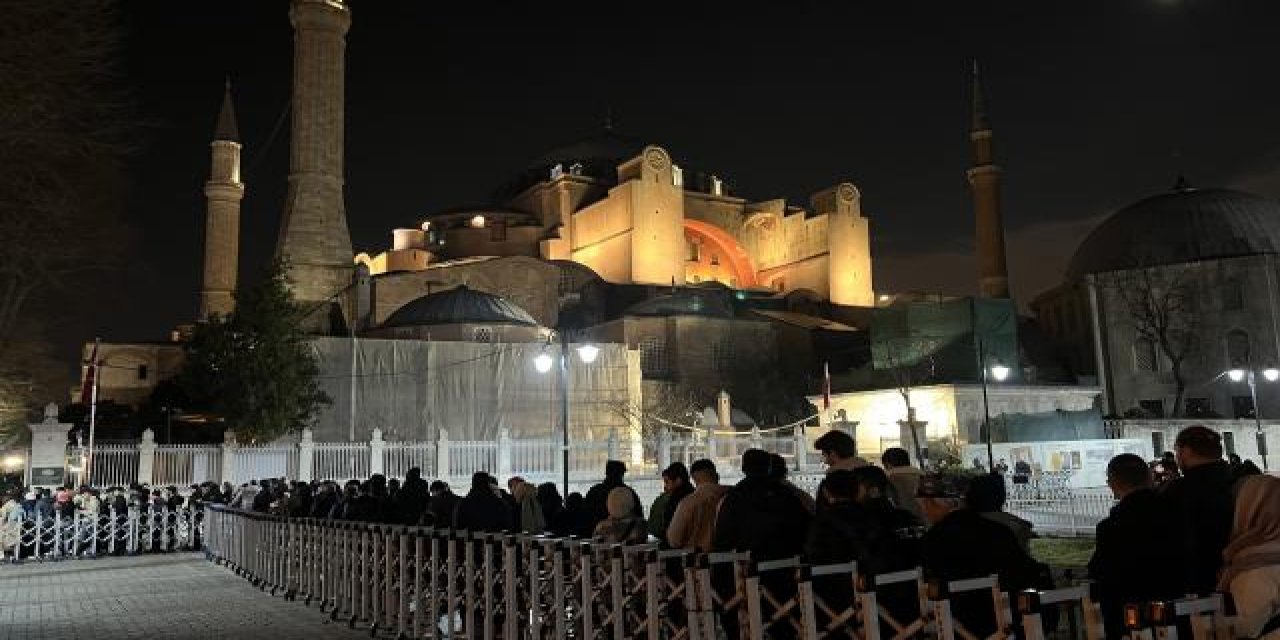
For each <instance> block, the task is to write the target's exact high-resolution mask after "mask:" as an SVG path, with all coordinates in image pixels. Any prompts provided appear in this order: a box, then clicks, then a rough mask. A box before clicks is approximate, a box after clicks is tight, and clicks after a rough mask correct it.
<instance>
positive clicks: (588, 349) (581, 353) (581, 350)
mask: <svg viewBox="0 0 1280 640" xmlns="http://www.w3.org/2000/svg"><path fill="white" fill-rule="evenodd" d="M598 355H600V348H599V347H597V346H595V345H594V344H584V345H582V346H581V347H578V357H579V358H582V361H583V362H585V363H587V364H591V363H592V362H595V361H596V356H598Z"/></svg>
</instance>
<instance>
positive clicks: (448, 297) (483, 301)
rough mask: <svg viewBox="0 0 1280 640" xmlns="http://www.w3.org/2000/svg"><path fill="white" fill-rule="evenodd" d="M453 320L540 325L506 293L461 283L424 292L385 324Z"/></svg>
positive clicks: (434, 323)
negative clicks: (443, 289) (430, 292)
mask: <svg viewBox="0 0 1280 640" xmlns="http://www.w3.org/2000/svg"><path fill="white" fill-rule="evenodd" d="M449 324H508V325H524V326H531V327H536V326H538V322H537V321H536V320H534V319H533V316H531V315H529V312H528V311H525V310H524V309H521V308H520V307H518V306H516V305H514V304H512V303H511V302H508V301H507V299H506V298H503V297H502V296H495V295H493V294H489V293H485V292H483V291H476V290H475V289H472V288H470V287H468V286H466V285H460V286H458V287H454V288H453V289H449V290H448V291H441V292H439V293H433V294H430V295H426V296H422V297H421V298H417V299H416V300H413V301H411V302H409V303H408V304H406V305H404V306H403V307H400V308H399V309H396V310H395V312H393V313H392V314H391V315H390V316H388V317H387V320H386V322H384V323H382V326H383V327H387V328H393V327H422V326H431V325H449Z"/></svg>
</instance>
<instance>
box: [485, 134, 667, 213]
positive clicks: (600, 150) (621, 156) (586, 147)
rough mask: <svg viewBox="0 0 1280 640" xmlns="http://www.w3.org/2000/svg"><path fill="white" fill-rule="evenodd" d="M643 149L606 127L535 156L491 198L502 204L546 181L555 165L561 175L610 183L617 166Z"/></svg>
mask: <svg viewBox="0 0 1280 640" xmlns="http://www.w3.org/2000/svg"><path fill="white" fill-rule="evenodd" d="M643 149H644V142H643V141H641V140H640V139H639V138H633V137H631V136H626V135H622V134H620V133H617V132H615V131H614V130H613V129H608V128H606V129H604V130H602V131H600V132H598V133H595V134H592V135H589V136H587V137H585V138H580V139H578V140H574V141H573V142H570V143H568V144H565V145H561V146H559V147H556V148H555V149H552V150H550V151H548V152H546V153H544V154H542V155H541V156H538V157H537V158H535V159H534V160H533V161H532V162H530V163H529V164H528V165H527V166H525V168H524V170H523V171H521V172H520V174H519V175H517V176H515V177H513V178H512V179H511V180H509V181H508V182H507V183H506V184H503V185H502V186H500V187H498V189H497V190H495V191H494V194H493V198H494V200H495V201H497V202H503V201H506V200H507V199H508V198H510V197H512V196H514V195H516V194H519V193H520V192H522V191H524V190H525V189H528V188H529V187H530V186H532V185H535V184H537V183H539V182H542V181H545V180H548V179H549V178H550V176H551V169H552V167H555V166H556V165H560V169H561V170H562V171H564V172H565V173H579V174H580V175H585V176H589V177H592V178H595V179H597V180H602V181H604V182H605V183H612V182H614V181H616V180H617V179H618V174H617V171H618V165H620V164H622V163H623V162H624V161H626V160H630V159H631V158H633V157H635V156H636V155H638V154H639V153H640V151H642V150H643Z"/></svg>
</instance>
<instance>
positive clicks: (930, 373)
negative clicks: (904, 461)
mask: <svg viewBox="0 0 1280 640" xmlns="http://www.w3.org/2000/svg"><path fill="white" fill-rule="evenodd" d="M879 344H880V347H881V348H882V353H883V362H884V364H885V365H886V366H885V367H883V368H884V370H886V371H887V372H888V373H889V376H890V377H891V378H892V379H893V385H894V387H895V388H896V389H897V390H898V394H899V395H900V396H902V404H903V405H904V406H905V408H906V411H907V416H906V420H905V422H906V424H907V430H908V431H909V432H910V435H911V446H912V447H913V448H914V450H915V451H916V455H917V456H918V457H919V458H921V460H920V462H921V466H924V465H927V464H928V462H929V448H928V438H927V437H926V438H925V442H924V443H923V445H924V446H921V445H922V443H921V439H920V434H919V433H918V431H917V430H916V408H915V407H914V406H913V405H912V404H911V391H912V390H913V389H914V388H915V387H918V386H920V385H922V384H926V383H928V382H931V381H933V380H935V379H936V378H937V361H936V359H935V353H936V352H937V349H938V343H937V341H936V340H933V339H929V338H921V337H904V338H888V339H885V340H882V341H880V343H879Z"/></svg>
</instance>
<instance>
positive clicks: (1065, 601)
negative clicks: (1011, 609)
mask: <svg viewBox="0 0 1280 640" xmlns="http://www.w3.org/2000/svg"><path fill="white" fill-rule="evenodd" d="M1066 605H1070V606H1078V607H1079V609H1080V611H1081V612H1082V614H1083V615H1082V616H1081V617H1082V618H1083V620H1084V629H1083V634H1082V635H1081V636H1080V637H1083V638H1085V639H1086V640H1102V638H1103V637H1104V635H1105V634H1104V632H1103V629H1102V610H1101V609H1100V608H1099V607H1098V604H1097V602H1096V601H1095V599H1094V597H1093V593H1092V591H1091V585H1088V584H1082V585H1077V586H1074V587H1067V588H1064V589H1052V590H1046V591H1038V590H1035V589H1027V590H1025V591H1023V592H1022V593H1019V594H1018V612H1019V613H1020V614H1021V615H1022V633H1023V637H1024V638H1026V640H1044V638H1045V633H1044V619H1043V614H1044V611H1045V609H1046V608H1048V607H1062V606H1066Z"/></svg>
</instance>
